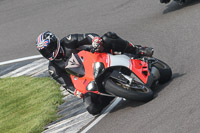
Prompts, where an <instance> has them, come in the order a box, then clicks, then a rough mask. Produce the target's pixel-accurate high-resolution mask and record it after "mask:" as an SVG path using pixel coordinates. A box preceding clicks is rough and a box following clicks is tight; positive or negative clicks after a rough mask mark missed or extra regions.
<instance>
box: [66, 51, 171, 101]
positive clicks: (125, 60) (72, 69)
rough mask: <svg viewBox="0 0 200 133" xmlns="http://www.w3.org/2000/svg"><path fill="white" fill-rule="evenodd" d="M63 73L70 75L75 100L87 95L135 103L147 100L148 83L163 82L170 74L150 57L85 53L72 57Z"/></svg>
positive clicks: (149, 87)
mask: <svg viewBox="0 0 200 133" xmlns="http://www.w3.org/2000/svg"><path fill="white" fill-rule="evenodd" d="M66 71H67V72H68V73H70V74H71V79H72V82H73V84H74V87H75V88H76V91H75V95H76V96H78V97H79V96H81V95H82V94H86V93H88V92H90V93H96V94H99V95H105V96H116V97H123V98H125V99H129V100H136V101H148V100H151V99H152V98H153V91H152V90H151V86H152V84H154V83H156V82H160V83H164V82H167V81H169V80H170V78H171V75H172V72H171V68H170V67H169V66H168V65H167V64H166V63H164V62H162V61H160V60H158V59H156V58H153V57H143V58H138V59H134V58H133V57H131V56H127V55H112V54H108V53H98V52H95V53H91V52H88V51H81V52H79V53H78V54H72V56H71V58H70V60H69V62H68V63H67V64H66Z"/></svg>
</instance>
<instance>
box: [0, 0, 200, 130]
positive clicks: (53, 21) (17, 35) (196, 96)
mask: <svg viewBox="0 0 200 133" xmlns="http://www.w3.org/2000/svg"><path fill="white" fill-rule="evenodd" d="M199 3H200V1H198V0H196V1H192V2H189V3H188V4H186V5H184V6H179V5H177V4H176V3H174V2H171V3H170V4H168V5H162V4H160V3H159V0H56V1H55V0H34V1H33V0H0V43H1V44H0V46H1V48H0V62H2V61H6V60H10V59H16V58H20V57H26V56H31V55H37V54H38V52H37V51H36V49H35V47H34V43H35V39H36V37H37V36H38V34H39V33H40V32H43V31H46V30H50V31H52V32H54V33H55V34H57V35H58V36H59V37H60V38H61V37H63V36H66V35H67V34H70V33H86V32H95V33H98V34H100V35H103V34H104V33H105V32H107V31H113V32H116V33H117V34H118V35H119V36H121V37H122V38H124V39H127V40H129V41H132V42H133V43H136V44H141V45H146V46H151V47H153V48H154V49H155V54H154V56H155V57H157V58H159V59H161V60H163V61H165V62H167V63H168V64H169V65H170V66H171V67H172V71H173V79H172V80H171V81H170V82H169V83H167V84H164V85H162V86H160V87H159V88H158V89H156V90H155V92H156V95H157V96H156V97H155V98H154V99H153V100H152V101H150V102H148V103H137V102H129V101H126V102H122V103H120V104H119V105H118V106H117V107H116V108H115V109H114V110H113V111H112V112H111V113H110V114H108V115H107V116H106V117H105V118H104V119H102V120H101V121H100V122H99V123H98V124H97V125H95V126H94V127H93V128H92V129H91V130H90V131H89V132H91V133H93V132H95V133H102V132H105V133H106V132H109V133H122V132H129V133H147V132H148V133H168V132H170V133H197V132H200V126H199V125H200V85H199V81H200V80H199V78H200V76H199V75H200V71H199V66H200V55H199V54H200V52H199V51H200V23H199V22H200V15H199V12H200V4H199Z"/></svg>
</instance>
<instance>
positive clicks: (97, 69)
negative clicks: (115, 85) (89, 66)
mask: <svg viewBox="0 0 200 133" xmlns="http://www.w3.org/2000/svg"><path fill="white" fill-rule="evenodd" d="M104 70H105V66H104V64H103V63H101V62H96V63H95V64H94V71H93V74H94V77H95V78H96V77H97V76H98V75H99V74H100V73H101V72H103V71H104Z"/></svg>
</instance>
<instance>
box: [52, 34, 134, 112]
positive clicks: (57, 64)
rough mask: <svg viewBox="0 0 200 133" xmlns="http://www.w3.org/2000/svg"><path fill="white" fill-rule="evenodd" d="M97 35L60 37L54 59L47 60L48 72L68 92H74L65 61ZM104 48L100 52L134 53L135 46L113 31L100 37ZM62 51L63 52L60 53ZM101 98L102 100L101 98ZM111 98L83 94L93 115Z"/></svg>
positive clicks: (87, 48)
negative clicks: (56, 54) (59, 47)
mask: <svg viewBox="0 0 200 133" xmlns="http://www.w3.org/2000/svg"><path fill="white" fill-rule="evenodd" d="M95 36H99V35H97V34H94V33H87V34H70V35H68V36H66V37H64V38H63V39H61V41H60V44H61V49H60V52H59V54H58V56H57V57H56V59H55V60H54V61H50V62H49V74H50V75H51V76H52V77H53V79H55V80H56V81H57V82H58V83H60V84H61V85H62V86H63V87H64V88H66V89H67V90H68V91H69V92H70V93H72V94H74V91H75V88H74V86H73V83H72V81H71V79H70V75H69V74H68V73H67V72H66V71H65V62H67V61H68V59H69V57H70V56H71V54H72V53H77V52H79V51H80V50H90V49H91V47H86V46H85V45H90V46H91V44H92V38H93V37H95ZM101 38H102V40H103V44H102V46H103V47H104V50H103V51H102V52H107V53H113V52H122V53H127V52H128V53H132V54H136V51H137V46H135V45H133V44H131V43H129V42H128V41H126V40H123V39H121V38H120V37H119V36H117V35H116V34H115V33H113V32H107V33H106V34H104V35H103V36H102V37H101ZM62 51H64V54H63V55H61V54H62V53H63V52H62ZM102 99H103V100H102ZM112 99H113V98H110V97H105V96H100V95H97V94H94V93H87V94H85V95H83V101H84V102H85V104H86V106H87V107H86V108H87V110H88V112H89V113H91V114H93V115H95V114H98V113H100V112H101V110H102V109H103V108H104V107H105V106H106V105H107V104H108V103H109V102H110V101H111V100H112Z"/></svg>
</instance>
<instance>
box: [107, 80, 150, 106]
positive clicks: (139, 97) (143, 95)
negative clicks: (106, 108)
mask: <svg viewBox="0 0 200 133" xmlns="http://www.w3.org/2000/svg"><path fill="white" fill-rule="evenodd" d="M104 87H105V91H106V92H107V93H109V94H113V95H115V96H118V97H122V98H126V99H128V100H134V101H141V102H147V101H150V100H151V99H153V91H152V90H151V89H150V88H148V87H146V86H145V89H143V91H140V90H139V89H134V88H129V89H127V88H126V87H125V86H124V85H122V84H120V83H119V82H115V81H114V80H113V79H111V78H109V79H107V80H106V81H105V82H104ZM141 90H142V89H141Z"/></svg>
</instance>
